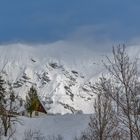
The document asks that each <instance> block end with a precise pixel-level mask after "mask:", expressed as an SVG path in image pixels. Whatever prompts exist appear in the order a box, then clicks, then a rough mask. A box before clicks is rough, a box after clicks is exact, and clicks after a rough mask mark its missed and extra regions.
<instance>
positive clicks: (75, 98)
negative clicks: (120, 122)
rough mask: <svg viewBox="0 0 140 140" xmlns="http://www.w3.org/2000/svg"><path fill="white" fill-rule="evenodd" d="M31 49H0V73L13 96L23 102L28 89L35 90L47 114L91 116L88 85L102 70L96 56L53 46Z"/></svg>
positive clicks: (90, 99) (90, 89) (21, 47)
mask: <svg viewBox="0 0 140 140" xmlns="http://www.w3.org/2000/svg"><path fill="white" fill-rule="evenodd" d="M32 46H33V45H30V46H27V45H23V44H13V45H5V46H0V70H1V72H2V74H3V76H4V77H5V79H6V80H8V81H10V82H11V83H13V87H14V90H15V92H16V93H17V94H18V95H19V96H21V97H22V98H23V99H25V96H26V94H27V91H28V90H29V88H30V87H31V86H32V85H34V86H36V88H37V90H38V95H39V97H40V98H41V100H42V101H43V103H44V105H45V107H46V110H47V111H48V113H50V114H51V113H61V114H65V113H82V112H83V113H91V112H92V111H93V108H92V105H93V100H94V95H93V93H92V88H91V85H90V81H91V78H92V77H96V76H98V74H100V72H101V70H102V66H101V65H100V64H99V63H100V61H99V60H100V59H99V57H97V54H96V55H95V54H94V53H93V55H89V54H90V53H91V52H90V51H89V52H85V50H79V51H77V50H75V51H77V52H74V51H73V50H70V49H68V48H65V47H63V46H62V47H61V48H59V47H55V45H54V46H49V47H47V46H45V47H44V46H43V45H42V46H41V45H40V46H37V47H36V46H35V47H32ZM94 55H95V56H96V57H95V56H94ZM91 56H92V57H91ZM95 62H96V63H95Z"/></svg>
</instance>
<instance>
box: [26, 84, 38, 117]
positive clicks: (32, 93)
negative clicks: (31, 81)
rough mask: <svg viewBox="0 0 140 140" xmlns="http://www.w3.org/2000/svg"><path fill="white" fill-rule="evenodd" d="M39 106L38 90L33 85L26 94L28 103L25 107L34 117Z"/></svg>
mask: <svg viewBox="0 0 140 140" xmlns="http://www.w3.org/2000/svg"><path fill="white" fill-rule="evenodd" d="M38 106H39V99H38V95H37V90H36V89H35V88H34V87H33V86H32V87H31V88H30V90H29V92H28V94H27V96H26V104H25V108H26V109H27V111H28V113H30V117H32V113H33V111H35V110H37V108H38Z"/></svg>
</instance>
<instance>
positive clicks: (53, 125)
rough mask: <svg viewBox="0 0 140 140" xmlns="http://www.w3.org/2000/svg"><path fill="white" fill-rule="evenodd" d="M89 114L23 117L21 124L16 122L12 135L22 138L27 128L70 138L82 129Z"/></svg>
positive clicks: (86, 123)
mask: <svg viewBox="0 0 140 140" xmlns="http://www.w3.org/2000/svg"><path fill="white" fill-rule="evenodd" d="M89 116H90V115H84V114H82V115H70V114H69V115H55V116H47V117H42V118H32V119H31V118H25V117H21V118H20V120H21V122H22V123H23V125H20V124H18V125H17V127H16V133H15V134H14V137H16V138H17V139H18V140H22V138H23V137H24V132H25V131H27V130H32V131H38V130H39V131H40V132H41V133H42V135H43V136H45V137H47V136H52V135H55V136H57V135H61V136H63V138H64V140H72V139H73V138H74V137H75V136H78V135H80V133H81V131H84V130H85V129H86V128H87V126H88V122H89Z"/></svg>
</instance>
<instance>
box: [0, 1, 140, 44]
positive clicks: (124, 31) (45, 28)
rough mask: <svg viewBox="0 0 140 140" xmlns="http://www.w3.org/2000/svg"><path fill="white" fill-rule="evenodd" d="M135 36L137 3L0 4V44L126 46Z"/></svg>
mask: <svg viewBox="0 0 140 140" xmlns="http://www.w3.org/2000/svg"><path fill="white" fill-rule="evenodd" d="M139 36H140V0H0V43H9V42H26V43H48V42H49V43H50V42H56V41H59V40H69V41H70V40H74V41H79V42H80V40H86V41H85V42H90V41H92V40H94V42H101V41H106V42H109V41H111V42H124V43H125V42H126V43H127V42H129V41H130V40H137V39H138V38H139Z"/></svg>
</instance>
